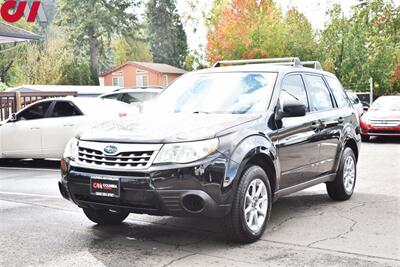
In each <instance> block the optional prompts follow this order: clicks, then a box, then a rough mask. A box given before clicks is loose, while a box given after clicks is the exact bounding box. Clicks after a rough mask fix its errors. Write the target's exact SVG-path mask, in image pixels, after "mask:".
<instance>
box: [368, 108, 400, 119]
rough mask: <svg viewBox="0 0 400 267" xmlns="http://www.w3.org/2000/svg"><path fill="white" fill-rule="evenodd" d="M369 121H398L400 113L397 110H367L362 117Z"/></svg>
mask: <svg viewBox="0 0 400 267" xmlns="http://www.w3.org/2000/svg"><path fill="white" fill-rule="evenodd" d="M363 117H364V118H366V119H369V120H393V119H395V120H400V111H397V110H369V111H368V112H366V113H365V114H364V115H363Z"/></svg>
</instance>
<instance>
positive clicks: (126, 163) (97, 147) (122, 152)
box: [76, 141, 162, 171]
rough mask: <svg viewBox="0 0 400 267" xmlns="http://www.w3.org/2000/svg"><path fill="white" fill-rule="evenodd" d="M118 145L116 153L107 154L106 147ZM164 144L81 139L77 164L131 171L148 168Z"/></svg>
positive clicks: (87, 166)
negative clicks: (104, 141)
mask: <svg viewBox="0 0 400 267" xmlns="http://www.w3.org/2000/svg"><path fill="white" fill-rule="evenodd" d="M110 145H112V146H115V147H117V152H116V153H115V154H107V153H105V152H104V148H105V147H107V146H110ZM161 147H162V144H125V143H103V142H89V141H79V143H78V158H77V160H76V164H77V165H78V166H82V167H86V168H92V169H93V168H95V169H98V168H101V169H104V170H118V171H131V170H141V169H147V168H149V167H150V166H151V164H152V163H153V161H154V159H155V157H156V156H157V154H158V151H159V150H160V149H161Z"/></svg>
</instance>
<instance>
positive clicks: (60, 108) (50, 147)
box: [42, 100, 87, 158]
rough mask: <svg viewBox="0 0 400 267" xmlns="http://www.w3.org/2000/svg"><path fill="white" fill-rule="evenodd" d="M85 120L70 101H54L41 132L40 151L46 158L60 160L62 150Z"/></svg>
mask: <svg viewBox="0 0 400 267" xmlns="http://www.w3.org/2000/svg"><path fill="white" fill-rule="evenodd" d="M86 123H87V122H86V118H85V116H83V113H82V112H81V110H80V109H79V108H78V107H77V106H76V105H75V104H74V103H73V102H72V101H64V100H63V101H56V102H55V104H54V106H53V107H52V109H51V111H50V115H49V118H48V119H47V123H46V125H44V126H43V130H42V151H43V155H44V156H45V157H48V158H60V157H61V156H62V153H63V151H64V148H65V146H66V144H67V142H68V141H69V139H71V138H72V137H73V136H75V135H76V133H77V131H78V129H80V128H81V127H82V125H84V124H86Z"/></svg>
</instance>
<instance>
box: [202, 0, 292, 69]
mask: <svg viewBox="0 0 400 267" xmlns="http://www.w3.org/2000/svg"><path fill="white" fill-rule="evenodd" d="M209 17H210V20H209V23H208V28H209V32H208V35H207V40H208V45H207V52H208V60H209V61H211V62H213V61H217V60H221V59H241V58H260V57H280V56H283V55H284V48H285V25H284V23H283V20H282V16H281V12H280V9H279V8H278V7H277V6H276V5H275V3H274V2H273V1H272V0H260V1H255V0H254V1H242V0H231V1H224V0H218V1H216V2H215V3H214V6H213V9H212V10H211V14H210V16H209Z"/></svg>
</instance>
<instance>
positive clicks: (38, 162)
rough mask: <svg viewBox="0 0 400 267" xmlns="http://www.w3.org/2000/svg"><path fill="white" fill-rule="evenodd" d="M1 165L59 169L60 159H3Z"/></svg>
mask: <svg viewBox="0 0 400 267" xmlns="http://www.w3.org/2000/svg"><path fill="white" fill-rule="evenodd" d="M0 167H9V168H27V169H59V168H60V161H59V160H44V159H26V160H17V159H10V160H3V161H0Z"/></svg>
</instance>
